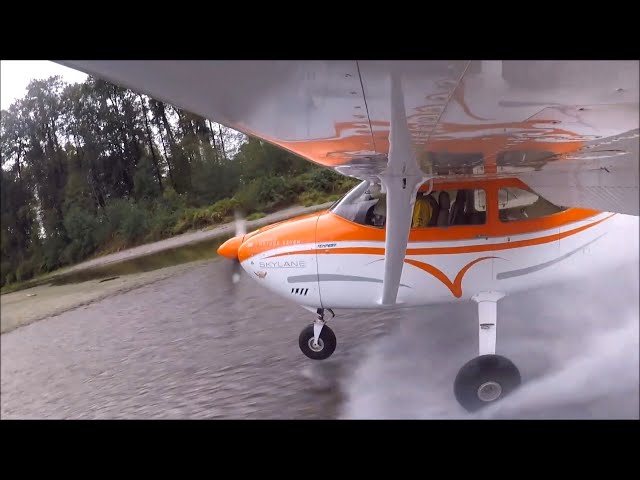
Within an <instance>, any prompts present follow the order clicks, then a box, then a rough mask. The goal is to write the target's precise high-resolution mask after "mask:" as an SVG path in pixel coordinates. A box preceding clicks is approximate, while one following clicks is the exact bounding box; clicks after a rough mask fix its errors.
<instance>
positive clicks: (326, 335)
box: [298, 324, 338, 360]
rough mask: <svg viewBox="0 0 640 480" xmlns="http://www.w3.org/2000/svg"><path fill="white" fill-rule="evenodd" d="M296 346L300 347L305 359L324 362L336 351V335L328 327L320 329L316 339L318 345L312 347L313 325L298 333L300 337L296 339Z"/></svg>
mask: <svg viewBox="0 0 640 480" xmlns="http://www.w3.org/2000/svg"><path fill="white" fill-rule="evenodd" d="M298 344H299V345H300V350H302V353H304V354H305V355H306V356H307V357H309V358H310V359H312V360H324V359H326V358H329V357H330V356H331V355H332V354H333V352H334V351H335V349H336V345H337V344H338V341H337V340H336V335H335V333H333V330H331V329H330V328H329V327H328V326H326V325H325V326H324V327H322V331H321V332H320V336H319V337H318V345H317V346H314V345H313V324H311V325H309V326H308V327H305V328H304V330H302V332H300V337H299V338H298Z"/></svg>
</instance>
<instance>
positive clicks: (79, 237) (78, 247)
mask: <svg viewBox="0 0 640 480" xmlns="http://www.w3.org/2000/svg"><path fill="white" fill-rule="evenodd" d="M64 228H65V229H66V231H67V236H68V237H69V240H70V241H71V243H69V244H68V245H67V246H66V247H65V249H64V252H63V259H64V261H65V263H73V262H78V261H80V260H82V259H84V258H86V257H87V256H89V255H90V254H91V253H93V251H94V250H95V249H96V247H97V245H98V242H97V239H96V233H97V232H98V219H97V218H96V217H95V216H94V215H92V214H91V213H89V212H88V211H86V210H83V209H81V208H80V207H77V206H74V207H71V209H70V210H69V211H68V212H67V213H66V215H65V217H64Z"/></svg>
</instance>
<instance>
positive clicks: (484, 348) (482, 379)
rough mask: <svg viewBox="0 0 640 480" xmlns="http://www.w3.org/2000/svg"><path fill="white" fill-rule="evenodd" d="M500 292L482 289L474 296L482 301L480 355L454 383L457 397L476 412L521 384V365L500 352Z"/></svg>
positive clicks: (468, 363)
mask: <svg viewBox="0 0 640 480" xmlns="http://www.w3.org/2000/svg"><path fill="white" fill-rule="evenodd" d="M502 297H504V294H503V293H500V292H482V293H479V294H478V295H475V296H474V297H473V300H474V301H475V302H476V303H477V304H478V350H479V355H478V356H477V357H476V358H474V359H473V360H471V361H469V362H467V363H466V364H465V365H464V366H463V367H462V368H461V369H460V371H459V372H458V375H457V376H456V379H455V382H454V386H453V389H454V393H455V396H456V399H457V400H458V402H459V403H460V405H462V406H463V407H464V408H465V409H466V410H467V411H470V412H473V411H476V410H479V409H480V408H482V407H484V406H485V405H488V404H490V403H494V402H496V401H497V400H499V399H501V398H503V397H505V396H507V395H508V394H509V393H511V392H512V391H513V390H515V389H516V388H517V387H518V386H519V385H520V381H521V380H520V372H519V371H518V368H517V367H516V366H515V365H514V364H513V362H511V360H509V359H508V358H506V357H503V356H501V355H496V332H497V304H498V301H499V300H500V299H501V298H502Z"/></svg>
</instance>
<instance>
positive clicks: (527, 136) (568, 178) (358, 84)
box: [59, 60, 640, 215]
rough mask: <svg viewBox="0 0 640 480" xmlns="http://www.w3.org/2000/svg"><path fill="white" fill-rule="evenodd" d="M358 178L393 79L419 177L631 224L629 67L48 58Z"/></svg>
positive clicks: (373, 165)
mask: <svg viewBox="0 0 640 480" xmlns="http://www.w3.org/2000/svg"><path fill="white" fill-rule="evenodd" d="M59 63H62V64H64V65H67V66H69V67H71V68H75V69H78V70H81V71H84V72H86V73H88V74H90V75H93V76H95V77H98V78H102V79H105V80H108V81H111V82H113V83H116V84H119V85H122V86H125V87H128V88H131V89H132V90H134V91H138V92H142V93H146V94H148V95H150V96H152V97H154V98H157V99H159V100H163V101H165V102H167V103H170V104H173V105H176V106H179V107H181V108H183V109H185V110H188V111H191V112H193V113H196V114H199V115H201V116H203V117H205V118H208V119H210V120H212V121H215V122H218V123H221V124H224V125H227V126H229V127H231V128H234V129H236V130H238V131H242V132H244V133H246V134H249V135H252V136H256V137H259V138H262V139H264V140H266V141H269V142H272V143H274V144H277V145H279V146H281V147H283V148H285V149H287V150H290V151H292V152H294V153H296V154H298V155H300V156H301V157H304V158H306V159H308V160H310V161H313V162H316V163H318V164H321V165H324V166H327V167H331V168H334V169H335V170H336V171H338V172H340V173H343V174H345V175H350V176H354V177H358V178H368V177H371V176H374V177H377V176H378V175H379V174H380V173H381V172H382V171H383V170H384V169H385V168H387V162H388V156H389V151H390V145H389V135H390V130H391V119H392V105H391V104H392V102H391V77H392V76H396V77H397V78H399V79H400V82H401V90H402V96H403V99H404V108H405V113H406V122H407V126H408V129H409V134H410V141H411V147H412V149H413V152H414V154H415V155H414V158H415V160H416V161H417V162H418V164H419V166H420V169H421V170H422V171H423V172H424V174H425V176H426V177H430V176H435V177H445V176H451V175H478V176H483V175H510V176H518V177H520V178H521V179H522V180H523V181H525V183H527V184H528V185H529V186H531V188H533V189H534V190H536V191H538V192H539V193H540V194H542V195H543V196H545V197H546V198H547V199H549V200H550V201H552V202H553V203H556V204H559V205H564V206H575V207H584V208H593V209H597V210H604V211H612V212H618V213H626V214H632V215H638V214H640V211H639V210H640V202H639V200H638V165H639V162H638V127H639V125H638V116H639V108H638V97H639V95H638V91H639V82H638V70H639V68H638V67H639V62H638V61H98V60H86V61H79V60H74V61H60V62H59Z"/></svg>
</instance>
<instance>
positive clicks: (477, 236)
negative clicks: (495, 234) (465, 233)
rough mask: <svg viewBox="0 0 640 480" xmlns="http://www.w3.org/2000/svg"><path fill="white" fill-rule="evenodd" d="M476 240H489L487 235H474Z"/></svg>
mask: <svg viewBox="0 0 640 480" xmlns="http://www.w3.org/2000/svg"><path fill="white" fill-rule="evenodd" d="M476 238H482V239H483V240H489V235H476Z"/></svg>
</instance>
